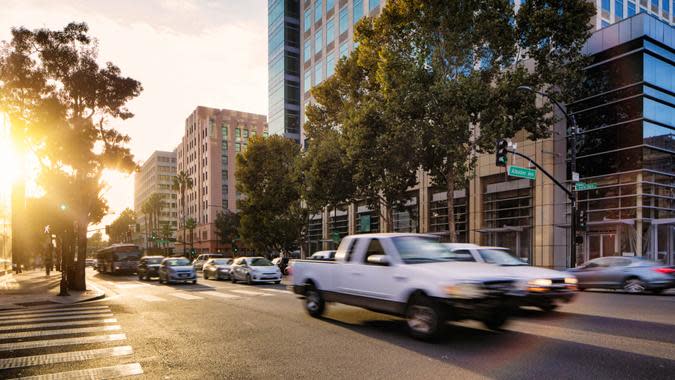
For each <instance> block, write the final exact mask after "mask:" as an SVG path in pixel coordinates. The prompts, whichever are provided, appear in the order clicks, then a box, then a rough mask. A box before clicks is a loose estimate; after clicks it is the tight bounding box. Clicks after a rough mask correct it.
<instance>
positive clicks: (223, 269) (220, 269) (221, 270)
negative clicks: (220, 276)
mask: <svg viewBox="0 0 675 380" xmlns="http://www.w3.org/2000/svg"><path fill="white" fill-rule="evenodd" d="M229 271H230V268H218V272H225V273H227V272H229Z"/></svg>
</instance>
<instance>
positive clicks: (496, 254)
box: [478, 249, 527, 266]
mask: <svg viewBox="0 0 675 380" xmlns="http://www.w3.org/2000/svg"><path fill="white" fill-rule="evenodd" d="M478 253H480V256H481V257H482V258H483V260H485V262H486V263H488V264H497V265H504V266H520V265H527V264H526V263H524V262H522V261H520V260H519V259H517V258H515V257H513V256H511V255H510V254H509V253H508V252H506V251H503V250H501V249H479V250H478Z"/></svg>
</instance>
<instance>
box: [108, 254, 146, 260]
mask: <svg viewBox="0 0 675 380" xmlns="http://www.w3.org/2000/svg"><path fill="white" fill-rule="evenodd" d="M140 258H141V253H140V252H115V255H114V258H113V260H114V261H138V260H139V259H140Z"/></svg>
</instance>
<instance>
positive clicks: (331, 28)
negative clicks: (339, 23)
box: [326, 18, 335, 45]
mask: <svg viewBox="0 0 675 380" xmlns="http://www.w3.org/2000/svg"><path fill="white" fill-rule="evenodd" d="M334 40H335V19H334V18H331V19H330V20H328V21H326V45H328V44H329V43H331V42H333V41H334Z"/></svg>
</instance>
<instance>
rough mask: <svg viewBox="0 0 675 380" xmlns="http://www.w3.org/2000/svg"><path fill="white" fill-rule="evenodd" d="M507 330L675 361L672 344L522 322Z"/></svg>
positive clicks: (512, 324) (516, 322) (513, 324)
mask: <svg viewBox="0 0 675 380" xmlns="http://www.w3.org/2000/svg"><path fill="white" fill-rule="evenodd" d="M506 329H507V330H511V331H515V332H518V333H523V334H532V335H536V336H543V337H546V338H552V339H558V340H564V341H568V342H573V343H579V344H586V345H589V346H595V347H600V348H608V349H612V350H617V351H624V352H630V353H633V354H639V355H645V356H652V357H656V358H662V359H668V360H675V349H673V344H672V343H666V342H657V341H653V340H647V339H640V338H631V337H626V336H619V335H611V334H603V333H596V332H590V331H585V330H575V329H568V328H564V327H556V326H550V325H542V324H538V323H532V322H522V321H513V322H511V323H510V324H509V325H507V327H506Z"/></svg>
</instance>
